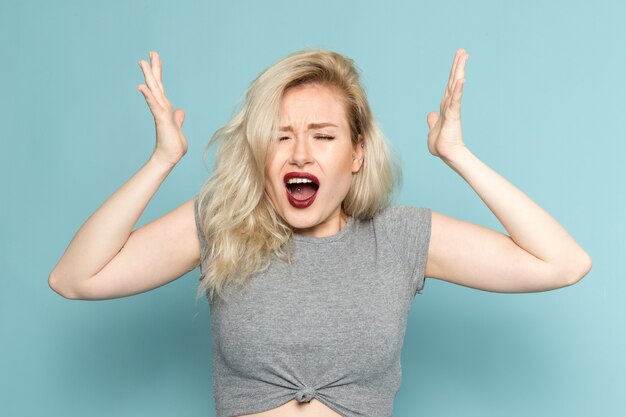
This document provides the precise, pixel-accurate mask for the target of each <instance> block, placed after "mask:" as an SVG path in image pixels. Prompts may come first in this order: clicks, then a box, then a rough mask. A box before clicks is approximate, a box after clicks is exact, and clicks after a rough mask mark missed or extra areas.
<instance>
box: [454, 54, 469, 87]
mask: <svg viewBox="0 0 626 417" xmlns="http://www.w3.org/2000/svg"><path fill="white" fill-rule="evenodd" d="M468 58H469V55H468V54H467V52H465V51H464V53H463V55H462V56H461V57H460V58H459V62H458V63H457V69H456V71H455V74H454V77H455V80H454V82H455V83H456V82H457V80H462V79H464V78H465V64H466V63H467V59H468Z"/></svg>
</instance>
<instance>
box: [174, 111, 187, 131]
mask: <svg viewBox="0 0 626 417" xmlns="http://www.w3.org/2000/svg"><path fill="white" fill-rule="evenodd" d="M174 121H175V122H176V124H177V125H178V127H183V123H184V122H185V111H184V110H183V109H177V110H176V111H175V112H174Z"/></svg>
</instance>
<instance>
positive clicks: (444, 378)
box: [0, 0, 626, 417]
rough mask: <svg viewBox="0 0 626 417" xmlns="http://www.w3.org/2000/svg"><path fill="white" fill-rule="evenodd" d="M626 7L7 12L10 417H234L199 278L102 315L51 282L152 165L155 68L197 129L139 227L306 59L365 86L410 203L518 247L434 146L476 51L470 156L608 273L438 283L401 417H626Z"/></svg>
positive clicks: (188, 193)
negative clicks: (231, 124) (498, 283)
mask: <svg viewBox="0 0 626 417" xmlns="http://www.w3.org/2000/svg"><path fill="white" fill-rule="evenodd" d="M624 4H625V3H623V2H621V1H618V0H614V1H598V2H590V1H571V0H570V1H552V2H546V1H528V0H526V1H519V2H506V1H497V0H490V1H488V0H482V1H460V0H453V1H445V2H444V1H414V2H410V1H387V2H382V1H370V2H365V1H315V2H294V1H231V2H222V3H217V2H208V1H203V2H201V1H176V2H174V1H170V2H165V1H154V0H151V1H148V0H142V1H120V0H117V1H108V2H103V1H100V2H95V1H93V2H87V1H78V0H75V1H69V0H62V1H61V0H59V1H54V2H46V1H16V0H2V2H1V3H0V39H1V40H2V41H1V42H0V75H1V77H0V92H1V100H0V122H1V123H0V128H1V130H0V140H1V141H2V142H1V148H0V149H1V152H0V166H1V167H2V175H1V177H0V178H1V179H0V181H2V182H1V183H0V185H1V188H2V200H1V205H0V209H1V213H0V219H1V220H0V221H1V222H2V223H1V231H0V239H1V241H0V244H1V252H0V262H1V264H2V266H3V268H2V271H3V272H2V278H1V280H0V286H1V287H0V297H1V298H0V350H1V352H2V355H0V415H3V416H35V415H42V416H43V415H45V416H64V417H71V416H133V417H136V416H147V415H150V416H151V417H157V416H211V415H213V414H214V411H213V410H214V408H213V407H214V404H213V400H212V391H211V390H212V386H211V377H210V371H211V367H210V341H211V339H210V328H209V325H210V322H209V318H210V317H209V311H208V305H207V304H206V301H204V300H203V301H200V302H195V301H194V291H195V287H196V285H197V280H198V276H199V272H198V270H197V269H196V270H194V271H193V272H191V273H189V274H188V275H186V276H185V277H183V278H181V279H179V280H177V281H175V282H174V283H172V284H170V285H167V286H165V287H161V288H159V289H156V290H154V291H151V292H148V293H145V294H141V295H138V296H134V297H128V298H124V299H118V300H110V301H100V302H86V301H69V300H66V299H63V298H62V297H60V296H58V295H57V294H56V293H54V292H53V291H52V290H50V289H49V287H48V285H47V278H48V274H49V272H50V271H51V270H52V268H53V267H54V266H55V264H56V262H57V261H58V259H59V258H60V257H61V255H62V254H63V252H64V250H65V248H66V246H67V244H68V243H69V242H70V240H71V238H72V237H73V235H74V233H75V232H76V231H77V230H78V228H79V227H80V226H81V224H82V223H83V222H84V221H85V220H86V219H87V218H88V217H89V215H90V214H91V213H92V212H93V211H94V210H95V209H96V208H97V207H99V206H100V204H102V203H103V202H104V200H105V199H106V198H107V197H108V196H109V195H110V194H111V193H113V192H114V191H115V190H116V189H117V188H118V187H119V186H120V185H121V184H123V183H124V182H125V181H126V180H127V179H129V178H130V177H131V176H132V175H133V174H134V173H135V172H136V171H137V170H138V169H139V167H140V166H141V165H142V164H143V163H144V162H145V160H146V159H147V157H148V156H149V154H150V152H151V151H152V148H153V146H154V126H153V122H152V118H151V115H150V113H149V110H148V107H147V105H146V104H145V101H144V99H143V96H142V95H141V94H140V93H139V92H138V91H137V90H136V87H137V85H138V84H139V83H141V82H143V81H142V75H141V71H140V69H139V67H138V65H137V61H138V60H139V59H141V58H143V59H147V58H148V55H147V54H148V51H149V50H156V51H158V52H159V53H160V54H161V56H162V58H163V61H164V81H165V86H166V88H167V91H168V96H169V98H170V100H171V101H172V102H173V103H174V104H175V105H176V106H180V107H183V108H184V109H185V110H186V113H187V119H186V122H185V131H186V134H187V137H188V139H189V143H190V146H189V151H188V153H187V155H186V156H185V158H184V159H183V161H182V162H181V163H180V164H179V166H177V167H176V169H175V170H174V171H173V172H172V173H171V174H170V176H169V177H168V178H167V180H166V181H165V183H164V184H163V186H162V187H161V188H160V190H159V191H158V193H157V194H156V195H155V197H154V199H153V200H152V202H151V203H150V205H149V206H148V208H147V209H146V211H145V212H144V214H143V215H142V217H141V219H140V221H139V224H138V226H140V225H142V224H145V223H146V222H148V221H151V220H152V219H154V218H156V217H158V216H160V215H162V214H164V213H165V212H167V211H169V210H171V209H173V208H174V207H175V206H177V205H178V204H180V203H181V202H183V201H184V200H186V199H189V198H191V197H192V196H193V195H194V194H195V193H197V191H198V189H199V187H200V185H201V184H202V182H203V180H204V178H205V177H206V176H207V175H208V167H206V166H205V165H204V164H203V162H202V151H203V149H204V146H205V144H206V142H207V141H208V139H209V138H210V136H211V134H212V133H213V132H214V131H215V130H216V129H217V128H218V127H220V126H221V125H223V124H224V123H225V122H226V121H227V120H228V118H229V116H230V115H231V114H232V113H233V112H234V110H235V109H236V107H237V105H238V104H239V103H240V101H241V98H242V96H243V92H244V90H245V88H246V87H247V85H248V83H249V82H250V81H251V80H252V79H253V78H254V77H255V76H256V75H257V74H258V73H259V72H260V71H261V70H262V69H264V68H265V67H267V66H268V65H270V64H271V63H272V62H274V61H276V60H277V59H279V58H280V57H282V56H284V55H286V54H287V53H290V52H293V51H295V50H300V49H303V48H307V47H323V48H329V49H333V50H337V51H339V52H342V53H344V54H346V55H348V56H350V57H352V58H353V59H354V60H355V61H356V63H357V64H358V66H359V67H360V68H361V70H362V73H363V81H364V83H365V86H366V88H367V91H368V94H369V98H370V101H371V105H372V107H373V109H374V112H375V114H376V115H377V118H378V120H379V121H380V124H381V125H382V128H383V129H384V131H385V132H386V134H387V135H388V137H389V139H390V142H391V144H392V146H393V148H394V150H395V152H396V153H397V154H398V155H399V156H400V159H401V161H402V165H403V167H404V184H403V188H402V190H401V192H400V193H399V195H398V199H397V201H398V202H399V203H403V204H412V205H418V206H427V207H431V208H432V209H434V210H437V211H439V212H442V213H445V214H447V215H450V216H453V217H457V218H460V219H463V220H466V221H471V222H475V223H479V224H482V225H485V226H488V227H492V228H495V229H497V230H499V231H503V232H504V229H503V227H502V226H501V225H500V224H499V223H498V221H497V219H496V218H495V216H493V214H492V213H491V212H490V211H489V209H488V208H487V207H486V206H485V205H484V203H483V202H482V201H481V200H480V198H478V196H477V195H476V194H475V193H474V192H473V191H472V189H471V188H470V187H469V186H468V184H467V183H466V182H465V181H463V179H462V178H461V177H460V176H458V175H457V174H456V173H455V172H454V171H452V170H451V169H450V168H449V167H448V166H447V165H445V164H444V163H443V162H442V161H440V160H439V159H437V158H436V157H433V156H432V155H430V153H429V152H428V149H427V147H426V134H427V125H426V121H425V120H426V114H427V113H428V112H429V111H431V110H436V109H437V107H438V103H439V100H440V99H441V95H442V92H443V87H444V85H445V82H446V80H447V77H448V71H449V68H450V64H451V62H452V57H453V55H454V52H455V50H456V49H457V48H459V47H464V48H466V49H467V50H468V52H469V55H470V59H469V62H468V68H467V74H466V78H467V84H466V86H465V90H464V102H463V106H464V107H463V117H464V136H465V142H466V144H467V146H468V147H469V148H470V149H472V150H473V152H474V153H475V154H476V155H477V156H478V157H479V158H480V159H481V160H483V161H484V162H485V163H486V164H488V165H489V166H491V167H492V168H494V169H495V170H496V171H497V172H499V173H500V174H501V175H503V176H504V177H505V178H507V179H508V180H509V181H511V182H512V183H513V184H515V185H516V186H518V187H519V188H520V189H521V190H522V191H524V192H525V193H526V194H527V195H529V196H530V197H531V198H533V199H534V200H535V201H536V202H537V203H538V204H539V205H541V206H542V207H543V208H544V209H546V210H547V211H548V212H549V213H550V214H552V215H553V216H554V217H555V218H556V219H557V220H558V221H559V222H560V223H561V224H562V225H563V226H564V227H565V228H566V229H567V230H568V231H569V232H570V234H571V235H572V236H573V237H574V238H575V239H576V240H577V241H578V242H579V244H580V245H581V246H582V247H583V248H584V249H585V250H586V251H587V252H588V253H589V254H590V255H591V257H592V258H593V269H592V271H591V272H590V273H589V274H588V275H587V277H585V279H583V280H582V281H581V282H580V283H578V284H577V285H575V286H572V287H568V288H565V289H562V290H557V291H551V292H545V293H537V294H518V295H512V294H494V293H488V292H483V291H477V290H472V289H469V288H465V287H461V286H455V285H451V284H447V283H445V282H441V281H437V280H432V279H430V280H427V282H426V287H425V291H424V294H423V295H421V296H418V297H417V298H416V299H415V301H414V303H413V308H412V310H411V315H410V319H409V323H408V328H407V334H406V339H405V345H404V350H403V355H402V363H403V382H402V386H401V389H400V391H399V393H398V396H397V398H396V402H395V408H394V417H409V416H410V417H413V416H429V417H435V416H461V415H462V416H465V417H470V416H572V417H573V416H591V415H593V416H616V415H626V414H625V413H626V406H625V405H624V400H623V393H624V392H626V382H625V378H626V377H625V375H626V365H625V363H626V362H625V360H624V357H625V356H624V355H625V354H624V352H625V350H626V346H625V345H626V343H625V342H626V319H625V317H626V315H625V313H626V306H625V303H624V301H625V296H624V292H625V290H626V283H625V280H626V274H625V270H624V264H623V262H620V260H619V257H620V256H623V255H624V254H625V253H626V251H625V246H624V243H623V237H624V235H625V234H626V227H625V226H626V222H625V220H624V213H626V204H625V196H626V192H625V191H626V189H625V188H626V187H625V185H624V180H625V178H624V168H623V161H624V156H623V155H624V153H625V151H626V146H625V145H624V140H625V139H626V137H625V136H626V135H625V134H624V120H625V117H624V115H625V106H624V102H623V100H624V97H626V89H625V87H624V83H625V81H624V76H623V74H624V67H626V59H625V58H624V53H625V51H626V49H625V47H624V41H626V29H625V26H624V24H623V17H624V16H625V15H626V7H625V6H624ZM210 162H211V159H210V158H209V159H208V166H209V167H210Z"/></svg>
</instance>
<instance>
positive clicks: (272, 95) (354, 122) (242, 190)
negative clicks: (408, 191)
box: [197, 49, 401, 301]
mask: <svg viewBox="0 0 626 417" xmlns="http://www.w3.org/2000/svg"><path fill="white" fill-rule="evenodd" d="M308 83H317V84H320V85H325V86H328V87H335V88H337V89H338V90H339V91H341V92H342V93H343V96H344V100H345V106H346V115H347V117H348V119H349V120H348V121H349V125H350V131H351V137H352V142H353V144H354V145H357V143H358V141H359V140H362V141H363V142H362V143H363V147H364V148H363V149H364V161H363V165H362V167H361V169H360V170H359V171H358V172H357V173H356V174H354V175H353V176H352V184H351V186H350V190H349V192H348V194H347V196H346V198H345V199H344V201H343V203H342V208H343V211H344V212H345V213H346V214H347V215H348V216H352V217H354V218H355V219H359V220H362V219H369V218H372V217H373V216H374V215H376V213H377V212H378V211H380V210H381V209H383V208H384V207H386V206H387V205H388V204H389V201H390V198H391V193H392V191H393V189H394V186H395V185H396V183H397V182H398V181H399V180H400V175H401V172H400V169H399V167H398V166H397V165H396V164H395V163H394V162H393V160H392V158H391V155H390V151H389V148H388V146H387V143H386V140H385V137H384V136H383V134H382V132H381V130H380V129H379V127H378V125H377V123H376V121H375V120H374V117H373V115H372V112H371V110H370V107H369V104H368V101H367V97H366V94H365V91H364V89H363V87H362V86H361V84H360V81H359V74H358V71H357V69H356V67H355V65H354V62H353V61H352V60H351V59H349V58H347V57H345V56H343V55H341V54H339V53H336V52H332V51H326V50H320V49H313V50H305V51H300V52H296V53H293V54H291V55H288V56H287V57H285V58H283V59H281V60H279V61H278V62H276V63H275V64H273V65H272V66H270V67H269V68H267V69H266V70H265V71H263V72H262V73H261V74H260V75H259V76H258V77H257V78H256V79H255V80H254V81H253V82H252V84H251V85H250V87H249V88H248V90H247V92H246V96H245V102H244V103H243V105H242V106H241V108H240V109H239V111H237V113H236V114H235V115H234V116H233V117H232V119H231V120H230V121H229V122H228V123H227V124H226V125H225V126H224V127H222V128H221V129H218V130H217V131H216V132H215V134H214V135H213V137H212V138H211V140H210V141H209V143H208V144H207V146H206V148H205V150H204V154H203V159H204V158H205V157H206V153H207V151H208V149H209V148H210V147H211V146H212V145H213V144H219V146H218V150H217V154H216V157H215V169H214V172H213V174H212V175H211V176H210V177H209V178H208V179H207V180H206V181H205V183H204V184H203V185H202V187H201V190H200V192H199V193H198V199H197V200H198V201H197V204H198V219H199V220H198V222H199V227H200V230H201V233H202V236H203V237H204V240H205V242H207V244H206V245H204V246H205V247H204V250H203V253H202V254H201V259H202V260H203V262H202V264H201V276H200V285H199V287H198V292H197V297H198V298H199V297H201V296H207V297H208V298H209V300H210V301H212V300H213V299H214V297H215V296H218V297H223V296H224V291H225V289H226V286H227V285H226V284H229V283H237V284H239V285H240V286H242V285H245V283H246V282H247V281H248V279H249V278H250V277H251V276H252V275H254V274H256V273H258V272H262V271H264V270H266V269H267V268H268V267H269V265H270V261H271V259H272V257H273V256H276V257H277V258H279V259H282V260H285V261H287V262H289V261H290V258H291V250H290V245H289V244H288V243H289V239H290V237H291V235H292V230H291V228H290V226H289V225H288V224H287V223H286V222H285V221H284V220H283V219H282V218H281V217H280V216H279V215H278V214H277V213H276V211H275V209H274V206H273V204H272V202H271V200H270V197H269V195H268V194H267V192H266V190H265V164H266V158H267V156H268V151H269V150H270V148H271V146H272V142H273V138H275V137H276V131H277V122H278V112H279V106H280V100H281V98H282V96H283V94H284V92H285V91H286V90H287V89H288V88H290V87H294V86H298V85H303V84H308Z"/></svg>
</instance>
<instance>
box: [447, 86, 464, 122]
mask: <svg viewBox="0 0 626 417" xmlns="http://www.w3.org/2000/svg"><path fill="white" fill-rule="evenodd" d="M464 85H465V79H464V78H462V79H460V80H458V81H457V82H456V84H455V86H454V91H453V92H452V97H451V99H450V106H449V107H448V109H450V112H451V115H453V116H460V114H461V98H462V97H463V86H464Z"/></svg>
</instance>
